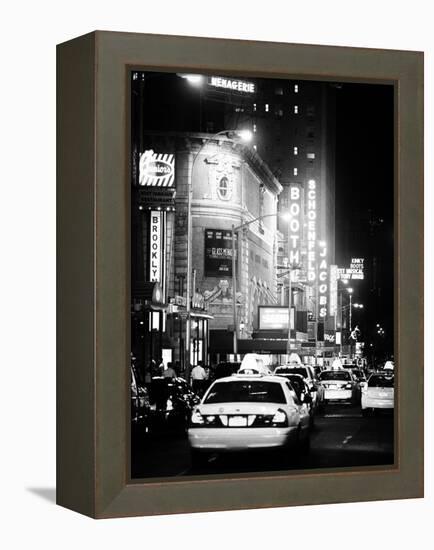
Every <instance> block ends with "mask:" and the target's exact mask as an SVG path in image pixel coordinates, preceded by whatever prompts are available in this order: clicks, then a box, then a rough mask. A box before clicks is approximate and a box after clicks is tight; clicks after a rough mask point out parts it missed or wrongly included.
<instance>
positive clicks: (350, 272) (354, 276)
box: [338, 258, 365, 281]
mask: <svg viewBox="0 0 434 550" xmlns="http://www.w3.org/2000/svg"><path fill="white" fill-rule="evenodd" d="M364 269H365V259H364V258H351V264H350V267H347V268H345V267H340V268H339V269H338V277H339V279H341V280H342V281H350V280H359V281H362V280H363V279H364V278H365V277H364Z"/></svg>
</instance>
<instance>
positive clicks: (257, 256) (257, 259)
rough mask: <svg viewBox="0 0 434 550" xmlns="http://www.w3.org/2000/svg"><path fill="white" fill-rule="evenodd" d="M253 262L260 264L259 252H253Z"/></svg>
mask: <svg viewBox="0 0 434 550" xmlns="http://www.w3.org/2000/svg"><path fill="white" fill-rule="evenodd" d="M255 262H256V263H257V264H260V263H261V256H259V254H255Z"/></svg>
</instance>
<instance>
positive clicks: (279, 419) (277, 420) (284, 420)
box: [272, 409, 288, 426]
mask: <svg viewBox="0 0 434 550" xmlns="http://www.w3.org/2000/svg"><path fill="white" fill-rule="evenodd" d="M272 422H273V424H278V425H279V426H285V425H287V424H288V417H287V416H286V413H285V411H283V410H282V409H277V412H276V414H275V415H274V416H273V419H272Z"/></svg>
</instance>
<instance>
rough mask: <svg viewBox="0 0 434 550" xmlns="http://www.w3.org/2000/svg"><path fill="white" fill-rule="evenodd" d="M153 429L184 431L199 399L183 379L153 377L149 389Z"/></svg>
mask: <svg viewBox="0 0 434 550" xmlns="http://www.w3.org/2000/svg"><path fill="white" fill-rule="evenodd" d="M150 401H151V410H152V411H153V429H154V430H158V429H169V430H176V431H186V430H187V427H188V423H189V421H190V417H191V413H192V410H193V408H194V406H195V405H196V404H197V403H199V401H200V399H199V397H198V396H197V395H196V394H195V393H194V392H193V390H192V389H191V387H190V386H189V385H188V384H187V382H186V381H185V380H184V379H183V378H164V377H162V376H155V377H154V378H152V382H151V387H150Z"/></svg>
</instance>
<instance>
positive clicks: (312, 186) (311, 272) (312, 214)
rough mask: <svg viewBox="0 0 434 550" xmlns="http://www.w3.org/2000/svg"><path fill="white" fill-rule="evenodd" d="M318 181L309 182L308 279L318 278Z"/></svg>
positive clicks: (311, 280)
mask: <svg viewBox="0 0 434 550" xmlns="http://www.w3.org/2000/svg"><path fill="white" fill-rule="evenodd" d="M315 256H316V182H315V180H309V181H308V183H307V280H308V281H310V282H313V281H315V280H316V269H315V268H316V257H315Z"/></svg>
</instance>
